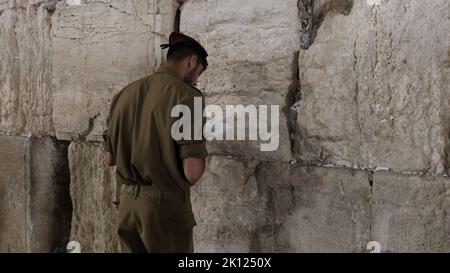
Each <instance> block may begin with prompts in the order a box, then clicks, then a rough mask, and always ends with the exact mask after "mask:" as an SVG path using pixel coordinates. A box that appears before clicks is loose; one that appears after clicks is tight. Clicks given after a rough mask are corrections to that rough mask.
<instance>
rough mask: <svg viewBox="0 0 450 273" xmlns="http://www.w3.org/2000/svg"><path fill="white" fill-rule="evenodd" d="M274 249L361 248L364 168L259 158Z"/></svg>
mask: <svg viewBox="0 0 450 273" xmlns="http://www.w3.org/2000/svg"><path fill="white" fill-rule="evenodd" d="M257 172H258V175H257V179H258V180H259V181H260V184H263V185H264V186H265V187H267V188H268V194H269V211H271V217H272V221H273V223H274V225H275V227H276V229H275V232H274V240H275V245H276V248H277V251H287V252H364V251H365V247H366V244H367V242H369V241H370V240H369V236H370V194H371V188H370V184H369V173H368V172H363V171H357V170H352V169H348V168H323V167H307V166H295V165H288V164H279V163H278V164H273V163H264V164H260V165H259V166H258V169H257Z"/></svg>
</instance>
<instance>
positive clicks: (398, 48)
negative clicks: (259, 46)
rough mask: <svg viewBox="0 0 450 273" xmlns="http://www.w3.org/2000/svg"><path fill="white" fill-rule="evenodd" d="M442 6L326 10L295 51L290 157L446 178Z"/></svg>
mask: <svg viewBox="0 0 450 273" xmlns="http://www.w3.org/2000/svg"><path fill="white" fill-rule="evenodd" d="M370 3H375V5H369V4H370ZM377 3H379V5H377ZM449 10H450V9H449V2H448V1H447V0H436V1H421V0H413V1H387V0H381V1H354V6H353V9H352V10H351V12H350V14H349V15H348V16H344V15H342V14H334V13H329V14H326V15H325V18H324V21H323V23H322V25H321V26H320V28H319V30H318V32H317V37H316V39H315V41H314V43H313V44H312V45H311V47H310V48H309V49H308V50H304V51H301V52H300V56H299V80H300V84H301V93H302V97H303V100H302V101H301V105H300V111H299V113H298V124H297V125H298V128H297V129H298V133H297V137H296V144H297V143H298V145H296V151H295V157H296V158H299V159H301V160H305V161H326V162H331V163H335V164H341V165H346V166H353V165H354V164H358V165H359V166H364V165H371V166H384V167H390V168H391V169H393V170H395V171H416V172H429V173H435V174H443V173H444V172H445V170H446V168H448V157H447V154H448V150H449V143H450V141H449V137H450V134H449V132H450V131H449V128H450V125H449V124H450V111H449V110H450V106H449V105H450V103H449V100H450V90H449V88H448V83H449V80H450V77H449V58H450V56H449V54H448V46H449V36H448V35H449V33H450V24H448V12H449ZM446 165H447V166H446Z"/></svg>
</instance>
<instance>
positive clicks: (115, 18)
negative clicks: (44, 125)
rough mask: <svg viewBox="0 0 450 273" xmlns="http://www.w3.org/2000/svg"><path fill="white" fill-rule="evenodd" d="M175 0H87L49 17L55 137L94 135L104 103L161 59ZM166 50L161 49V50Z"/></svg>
mask: <svg viewBox="0 0 450 273" xmlns="http://www.w3.org/2000/svg"><path fill="white" fill-rule="evenodd" d="M177 7H178V3H177V1H174V0H165V1H156V0H137V1H122V0H107V1H97V0H93V1H86V3H85V4H82V5H80V6H68V5H65V4H63V3H60V4H58V5H57V9H56V12H55V15H54V16H53V17H52V23H53V29H52V37H53V50H52V69H53V74H52V83H53V88H54V90H55V94H54V113H53V122H54V127H55V131H56V135H57V137H58V138H60V139H72V138H73V139H81V140H82V139H85V138H86V139H96V140H101V133H102V131H103V129H104V127H105V124H106V117H107V115H108V110H109V103H110V101H111V98H112V96H113V95H114V94H116V93H118V92H119V91H120V90H121V89H122V88H123V87H125V86H126V85H127V84H128V83H130V82H132V81H134V80H137V79H139V78H142V77H144V76H146V75H148V74H150V73H151V72H153V71H154V70H155V69H156V68H157V66H158V65H159V64H160V63H161V59H162V57H163V53H162V51H161V49H160V47H159V45H160V44H161V43H165V42H167V37H168V34H169V33H170V32H171V31H172V30H173V23H174V18H175V13H176V9H177ZM164 53H165V52H164Z"/></svg>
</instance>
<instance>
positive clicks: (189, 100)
mask: <svg viewBox="0 0 450 273" xmlns="http://www.w3.org/2000/svg"><path fill="white" fill-rule="evenodd" d="M194 92H196V91H194ZM194 98H201V100H202V110H203V109H204V108H205V98H204V97H203V96H200V95H198V96H187V97H186V98H185V99H184V100H183V101H182V102H181V103H182V104H184V105H186V106H188V107H189V109H190V111H191V124H192V125H193V124H194V123H195V121H194V119H195V117H194ZM199 118H200V119H201V124H202V126H201V128H197V130H201V132H194V130H196V129H195V128H194V126H191V128H192V132H191V134H190V135H191V139H190V140H186V139H181V140H178V141H176V144H177V146H178V151H179V154H178V157H179V158H187V157H195V158H206V157H207V156H208V151H207V149H206V140H205V138H204V136H203V127H204V125H205V121H206V119H205V118H204V117H203V115H202V116H200V117H199ZM198 135H201V136H202V138H201V139H195V138H194V137H195V136H198Z"/></svg>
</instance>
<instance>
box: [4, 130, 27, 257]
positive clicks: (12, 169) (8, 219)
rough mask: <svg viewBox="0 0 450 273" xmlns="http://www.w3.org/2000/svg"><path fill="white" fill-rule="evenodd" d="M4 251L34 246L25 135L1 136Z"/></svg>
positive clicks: (22, 249)
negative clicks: (31, 232)
mask: <svg viewBox="0 0 450 273" xmlns="http://www.w3.org/2000/svg"><path fill="white" fill-rule="evenodd" d="M0 142H1V145H0V155H1V156H0V160H1V164H0V173H1V174H2V175H1V178H0V179H1V180H0V181H1V183H0V196H1V197H2V198H0V202H1V204H0V218H1V219H0V230H1V232H0V252H26V251H27V250H29V249H30V246H29V244H30V242H29V236H30V235H29V233H30V232H29V227H28V225H29V223H30V221H31V220H30V215H29V213H27V211H28V207H29V200H30V196H29V192H30V184H29V182H30V166H29V164H28V162H29V159H30V150H29V147H30V142H29V139H28V138H24V137H5V136H2V137H0Z"/></svg>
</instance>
